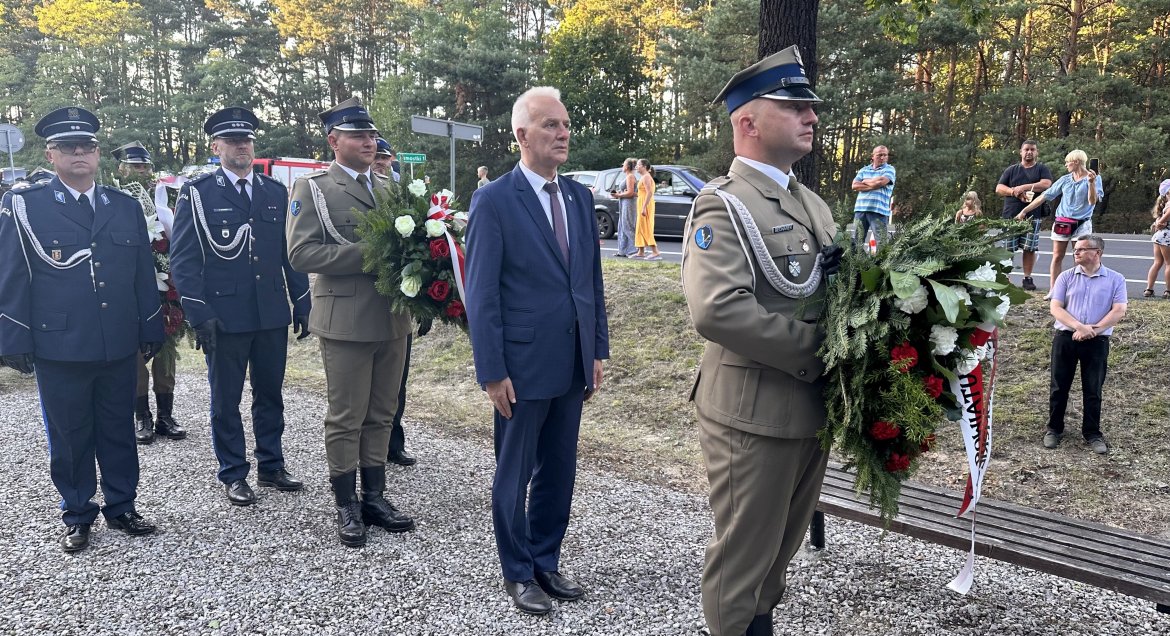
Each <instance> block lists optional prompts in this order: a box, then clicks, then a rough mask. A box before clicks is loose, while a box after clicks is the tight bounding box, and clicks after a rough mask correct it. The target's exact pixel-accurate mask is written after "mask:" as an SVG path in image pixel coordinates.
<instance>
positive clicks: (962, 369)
mask: <svg viewBox="0 0 1170 636" xmlns="http://www.w3.org/2000/svg"><path fill="white" fill-rule="evenodd" d="M977 366H979V354H978V353H976V352H974V351H971V350H970V349H968V350H966V351H964V352H963V354H962V356H961V357H960V358H959V362H958V363H956V364H955V373H957V374H959V375H967V374H968V373H970V372H972V371H974V370H975V367H977Z"/></svg>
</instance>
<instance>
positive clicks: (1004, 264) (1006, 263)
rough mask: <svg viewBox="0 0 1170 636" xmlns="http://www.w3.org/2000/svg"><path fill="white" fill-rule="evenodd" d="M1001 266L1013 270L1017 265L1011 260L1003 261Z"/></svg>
mask: <svg viewBox="0 0 1170 636" xmlns="http://www.w3.org/2000/svg"><path fill="white" fill-rule="evenodd" d="M999 264H1000V265H1003V266H1004V267H1006V268H1008V269H1011V268H1012V267H1014V266H1015V263H1014V262H1013V261H1012V259H1010V258H1005V259H1003V260H1002V261H1000V262H999Z"/></svg>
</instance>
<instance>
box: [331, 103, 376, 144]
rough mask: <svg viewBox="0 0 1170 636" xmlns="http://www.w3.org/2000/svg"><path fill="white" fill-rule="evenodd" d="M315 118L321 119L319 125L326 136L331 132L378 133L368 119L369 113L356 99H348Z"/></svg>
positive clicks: (372, 121)
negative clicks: (369, 131) (323, 129)
mask: <svg viewBox="0 0 1170 636" xmlns="http://www.w3.org/2000/svg"><path fill="white" fill-rule="evenodd" d="M317 117H319V118H320V119H321V125H322V126H324V127H325V134H326V135H328V134H329V133H330V132H331V131H333V130H372V131H374V132H378V127H377V126H376V125H374V119H373V118H372V117H370V111H368V110H366V107H365V106H363V105H362V101H361V100H360V99H358V98H356V97H350V98H349V99H347V100H345V101H344V102H341V103H340V104H338V105H336V106H334V107H333V108H330V109H329V110H327V111H325V112H323V113H321V114H319V115H317Z"/></svg>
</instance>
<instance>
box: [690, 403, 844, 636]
mask: <svg viewBox="0 0 1170 636" xmlns="http://www.w3.org/2000/svg"><path fill="white" fill-rule="evenodd" d="M699 444H700V446H701V448H702V450H703V459H704V461H705V462H706V464H707V480H708V482H709V483H710V485H711V495H710V501H711V512H712V513H713V514H714V517H715V536H714V537H712V538H711V542H710V543H709V544H708V545H707V556H706V559H705V560H704V564H703V580H702V596H703V614H704V615H705V616H706V618H707V626H708V627H709V628H710V630H711V636H741V635H742V634H743V633H744V632H745V631H746V630H747V627H748V624H749V623H751V621H752V617H754V616H756V615H758V614H771V613H772V609H773V608H774V607H776V605H777V604H779V603H780V597H781V596H783V595H784V587H785V583H786V582H785V570H786V569H787V568H788V562H789V561H791V560H792V556H793V555H794V554H796V551H797V549H799V548H800V545H801V543H802V542H803V541H804V534H805V531H806V530H807V529H808V526H809V523H810V522H811V521H812V515H813V512H814V511H815V510H816V505H817V500H818V499H819V498H820V494H821V482H822V481H823V480H824V477H825V466H826V465H827V464H828V460H829V455H828V453H826V452H825V451H824V450H823V449H822V448H821V443H820V441H819V440H817V439H816V438H812V439H779V438H775V437H765V436H763V435H756V434H753V433H747V432H744V431H740V430H737V429H733V428H729V427H727V426H724V425H723V424H719V423H716V422H712V421H711V420H708V419H706V418H704V417H703V416H702V415H700V416H699Z"/></svg>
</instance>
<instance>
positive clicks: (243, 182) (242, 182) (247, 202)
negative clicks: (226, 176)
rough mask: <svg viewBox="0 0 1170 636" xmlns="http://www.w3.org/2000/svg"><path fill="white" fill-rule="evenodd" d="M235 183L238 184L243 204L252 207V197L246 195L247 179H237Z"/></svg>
mask: <svg viewBox="0 0 1170 636" xmlns="http://www.w3.org/2000/svg"><path fill="white" fill-rule="evenodd" d="M236 185H238V186H240V196H241V197H242V198H243V199H244V204H245V205H247V206H248V207H252V198H251V197H249V196H248V180H247V179H239V180H237V181H236Z"/></svg>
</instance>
